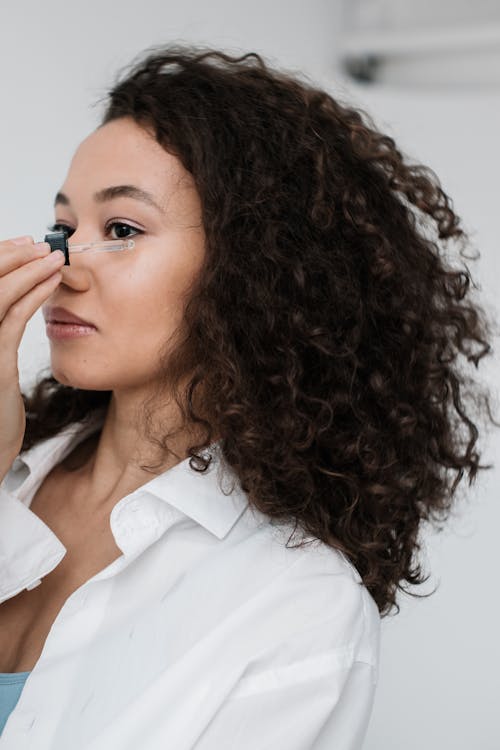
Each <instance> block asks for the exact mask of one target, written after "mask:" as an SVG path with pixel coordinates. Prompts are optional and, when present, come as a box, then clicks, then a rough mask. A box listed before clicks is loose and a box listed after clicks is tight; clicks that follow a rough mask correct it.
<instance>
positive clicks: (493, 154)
mask: <svg viewBox="0 0 500 750" xmlns="http://www.w3.org/2000/svg"><path fill="white" fill-rule="evenodd" d="M349 92H350V100H351V101H352V102H353V103H355V104H356V106H361V107H363V108H364V109H366V110H368V112H370V113H371V114H372V115H373V116H374V119H375V121H376V124H377V126H378V127H379V128H381V129H383V130H385V132H387V133H388V134H390V135H392V137H393V138H395V139H396V142H397V143H398V144H399V147H400V150H402V151H403V152H405V153H408V154H409V155H410V157H411V158H412V161H413V160H414V161H420V162H422V163H424V164H426V165H428V166H430V167H431V168H432V169H433V170H434V171H435V172H436V174H437V175H438V176H439V178H440V181H441V185H442V188H443V190H444V191H445V192H447V193H448V194H449V195H450V196H451V197H452V199H453V203H452V207H453V209H454V210H455V212H456V213H458V214H459V215H460V216H461V217H462V218H463V220H464V227H465V228H466V230H467V231H469V232H470V233H471V235H472V240H473V249H472V250H471V251H470V252H469V253H467V254H470V255H475V254H476V252H477V251H479V253H480V258H479V260H477V261H473V260H467V261H465V262H466V263H467V266H468V268H469V270H470V272H471V274H472V276H473V278H474V279H475V281H476V283H477V284H478V285H479V286H480V287H482V289H481V291H479V292H478V295H479V297H480V298H481V299H482V300H483V301H484V302H485V303H486V304H485V306H486V307H487V310H488V312H491V314H494V315H495V316H496V319H497V320H498V319H500V302H499V292H500V255H499V249H500V248H499V233H498V228H497V220H498V216H499V207H498V204H499V199H500V191H499V188H498V169H499V166H500V141H499V138H498V134H499V133H500V102H499V97H498V94H495V95H493V94H489V95H475V94H473V93H469V94H462V95H458V94H457V93H455V94H446V92H440V93H437V92H434V93H432V94H425V93H424V92H422V91H419V92H415V91H408V92H406V93H403V92H401V91H398V93H397V94H394V92H392V91H391V90H390V89H387V88H384V87H375V88H368V89H367V88H366V87H365V86H360V85H356V86H353V85H351V84H350V85H349ZM493 345H494V348H495V354H494V357H492V358H489V359H488V358H485V359H483V360H482V362H481V364H480V369H479V374H478V375H477V377H479V378H480V379H481V380H483V381H484V382H485V383H487V384H489V385H490V386H491V387H492V388H493V394H494V395H495V394H496V396H497V398H498V388H497V387H496V384H498V383H499V382H500V377H499V376H500V357H499V351H500V341H499V340H498V338H496V339H495V340H494V341H493ZM483 372H484V375H482V373H483ZM469 375H471V376H474V377H476V373H475V370H474V368H473V366H471V367H470V370H469ZM499 416H500V409H499V407H498V405H497V408H496V417H497V420H498V418H499ZM476 447H478V446H476ZM479 447H480V448H481V449H484V456H483V457H482V461H481V463H482V464H487V463H491V462H493V463H495V462H496V467H495V468H494V469H492V470H490V471H484V472H480V474H479V479H478V480H477V482H476V485H475V486H473V487H472V488H471V489H468V488H467V484H466V480H465V479H464V480H463V482H462V484H463V486H464V490H463V494H464V495H465V498H464V499H463V500H461V501H460V504H459V506H458V507H457V516H456V518H455V520H453V521H451V522H450V523H449V525H448V527H447V529H446V530H445V531H444V532H443V533H442V534H441V535H438V534H436V533H433V532H432V533H431V532H430V531H429V530H428V533H426V535H425V540H426V544H427V555H426V563H425V568H426V571H427V572H431V573H432V576H431V578H430V579H429V581H428V582H427V583H426V584H424V585H423V586H421V587H417V589H415V591H416V593H419V594H422V593H427V592H429V591H431V590H432V589H434V588H435V587H436V585H437V584H439V589H438V590H437V591H436V593H434V594H433V595H432V596H431V597H430V598H429V599H421V600H413V599H412V598H410V597H405V598H404V599H402V600H401V605H402V607H401V612H400V614H399V615H398V616H397V617H395V618H394V619H393V620H392V619H391V618H386V619H385V620H383V629H382V652H381V673H380V680H379V685H378V692H377V694H376V699H375V704H374V709H373V715H372V721H371V724H370V727H369V731H368V734H367V739H366V743H365V746H364V750H382V748H383V750H400V749H401V750H402V749H403V748H404V750H422V748H429V750H442V749H443V748H453V750H470V748H477V750H498V748H499V747H500V719H499V716H498V708H497V703H498V698H499V696H500V646H499V638H498V622H499V619H500V606H499V595H498V591H499V587H498V576H497V571H498V559H497V553H496V550H497V549H498V529H499V528H500V506H499V500H500V497H499V494H500V493H499V489H498V488H499V486H500V430H499V429H497V428H494V429H493V430H492V431H491V433H490V434H489V435H488V436H484V437H482V436H481V435H480V438H479Z"/></svg>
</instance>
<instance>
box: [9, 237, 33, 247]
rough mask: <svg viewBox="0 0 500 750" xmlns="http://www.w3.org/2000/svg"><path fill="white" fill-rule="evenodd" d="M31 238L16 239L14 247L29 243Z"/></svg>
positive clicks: (14, 239) (13, 240)
mask: <svg viewBox="0 0 500 750" xmlns="http://www.w3.org/2000/svg"><path fill="white" fill-rule="evenodd" d="M30 239H31V237H28V236H26V235H24V236H23V237H14V238H13V239H12V240H11V242H13V243H14V245H25V244H26V243H27V242H29V241H30Z"/></svg>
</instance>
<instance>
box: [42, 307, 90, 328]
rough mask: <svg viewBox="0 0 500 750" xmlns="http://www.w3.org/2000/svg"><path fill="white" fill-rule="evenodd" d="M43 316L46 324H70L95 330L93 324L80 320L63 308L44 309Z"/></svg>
mask: <svg viewBox="0 0 500 750" xmlns="http://www.w3.org/2000/svg"><path fill="white" fill-rule="evenodd" d="M43 316H44V318H45V322H46V323H72V324H73V325H79V326H92V328H96V326H95V325H94V324H93V323H90V322H89V321H88V320H84V319H83V318H80V317H79V316H78V315H75V314H74V313H72V312H70V311H69V310H66V308H64V307H46V308H45V309H44V310H43Z"/></svg>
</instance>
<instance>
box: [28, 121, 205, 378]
mask: <svg viewBox="0 0 500 750" xmlns="http://www.w3.org/2000/svg"><path fill="white" fill-rule="evenodd" d="M119 185H133V186H136V187H138V188H140V189H141V190H144V191H147V192H148V193H150V194H151V196H152V198H153V200H154V202H155V203H156V204H157V205H158V208H156V207H155V206H153V205H149V204H148V203H145V202H142V201H140V200H137V199H135V198H132V197H130V196H128V197H125V196H115V197H113V198H112V199H107V200H105V201H104V202H101V201H96V199H95V197H94V193H98V192H99V191H102V190H103V189H105V188H109V187H112V186H119ZM60 192H61V193H62V194H63V196H66V197H67V198H68V199H69V203H68V204H67V205H66V203H65V200H64V198H63V202H60V201H58V202H57V203H56V205H55V209H54V223H55V224H64V225H65V226H66V227H67V231H68V234H69V236H70V239H69V244H70V245H71V244H79V243H84V242H93V241H100V240H110V239H123V238H127V237H130V238H133V239H134V241H135V248H134V249H132V250H124V251H119V252H109V253H108V252H107V253H103V252H98V253H93V254H88V253H85V252H83V253H73V254H70V264H71V265H70V266H62V268H61V272H62V280H61V282H60V284H59V285H58V287H57V288H56V289H55V290H54V292H53V293H52V294H51V296H50V297H49V298H48V299H47V301H46V303H45V305H44V307H43V310H44V313H45V311H46V308H47V307H48V306H49V305H50V306H52V305H60V306H62V307H65V308H67V309H68V310H70V311H71V312H73V313H75V314H76V315H78V316H79V317H81V318H83V319H84V320H87V321H89V322H90V323H92V324H93V325H94V326H96V328H97V331H95V332H94V333H92V334H90V335H88V336H81V337H78V338H72V339H63V340H54V339H51V341H50V348H51V365H52V373H53V375H54V377H55V378H56V380H58V381H59V382H61V383H64V384H66V385H71V386H73V387H75V388H83V389H90V390H93V389H95V390H121V389H129V388H136V387H139V388H140V387H141V386H143V385H146V384H147V383H148V382H149V381H151V379H152V377H154V374H155V372H156V371H157V361H158V353H159V350H160V347H161V346H162V345H163V344H164V342H165V341H166V339H168V338H169V337H170V336H171V335H172V334H173V333H174V331H175V330H176V329H177V328H178V326H179V324H180V322H181V315H182V309H183V305H184V303H185V300H184V299H183V295H184V294H185V292H186V290H187V289H188V287H189V285H190V283H191V282H192V281H193V279H194V277H195V276H196V275H197V273H198V271H199V269H200V267H201V265H202V263H203V260H204V256H205V248H204V241H205V235H204V232H203V229H202V224H201V205H200V200H199V196H198V193H197V191H196V189H195V186H194V182H193V179H192V176H191V175H190V174H189V173H188V172H187V171H186V170H185V169H184V167H183V166H182V164H181V162H180V161H179V160H178V159H177V158H176V157H174V156H172V155H171V154H169V153H167V152H166V151H165V150H164V149H163V148H162V147H161V146H160V145H159V144H158V143H157V142H156V141H155V140H154V137H153V136H152V135H150V134H149V133H148V132H147V131H145V130H144V129H142V128H141V127H139V126H138V125H137V124H136V123H135V122H134V121H133V120H132V119H131V118H121V119H119V120H114V121H112V122H110V123H108V124H106V125H103V126H102V127H100V128H98V129H97V130H96V131H94V132H93V133H91V135H89V136H88V137H87V138H86V139H85V140H84V141H83V142H82V143H81V144H80V146H79V147H78V149H77V151H76V153H75V155H74V156H73V159H72V161H71V164H70V167H69V170H68V173H67V176H66V179H65V181H64V184H63V185H62V186H61V189H60ZM113 222H117V223H119V224H121V223H125V224H128V225H129V226H130V229H127V228H125V227H122V226H113V225H112V223H113ZM56 229H59V227H56ZM134 230H139V231H137V232H136V231H134Z"/></svg>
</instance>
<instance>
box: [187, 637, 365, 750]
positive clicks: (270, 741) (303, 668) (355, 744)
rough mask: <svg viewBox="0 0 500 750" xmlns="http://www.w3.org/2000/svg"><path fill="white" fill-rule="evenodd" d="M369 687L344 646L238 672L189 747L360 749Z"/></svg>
mask: <svg viewBox="0 0 500 750" xmlns="http://www.w3.org/2000/svg"><path fill="white" fill-rule="evenodd" d="M375 688H376V667H375V665H374V664H371V663H368V662H363V661H359V660H355V659H354V650H353V649H352V648H349V647H342V648H339V649H336V650H331V651H329V652H327V653H322V654H317V655H316V656H314V657H313V658H309V659H305V660H303V661H298V662H295V663H293V664H290V665H288V666H286V667H282V668H280V669H270V670H267V671H265V672H263V673H260V674H256V675H252V676H251V677H250V678H244V677H243V678H242V679H241V680H240V681H239V683H238V684H237V686H236V687H235V689H234V691H233V692H232V694H231V695H230V696H229V697H228V699H227V700H226V701H225V703H224V704H223V705H222V706H221V708H220V710H219V711H218V713H217V714H216V715H215V716H214V717H213V718H212V721H211V722H210V724H209V725H208V726H207V727H206V729H205V731H204V732H203V734H202V735H201V736H200V738H199V740H198V741H197V742H196V744H195V745H194V748H195V749H196V750H216V748H221V747H235V748H236V747H237V748H238V750H276V748H287V750H360V748H362V744H363V740H364V738H365V735H366V730H367V728H368V723H369V720H370V715H371V711H372V707H373V701H374V695H375Z"/></svg>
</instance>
